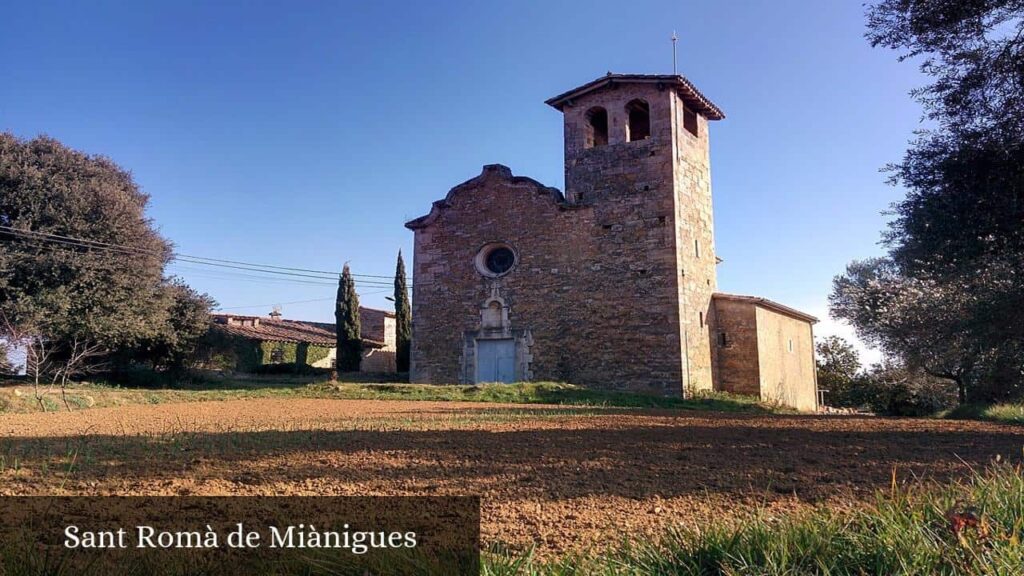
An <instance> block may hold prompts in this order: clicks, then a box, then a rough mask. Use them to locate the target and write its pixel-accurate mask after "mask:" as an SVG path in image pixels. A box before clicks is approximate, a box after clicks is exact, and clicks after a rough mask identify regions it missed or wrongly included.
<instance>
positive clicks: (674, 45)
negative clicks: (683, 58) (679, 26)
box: [672, 30, 679, 76]
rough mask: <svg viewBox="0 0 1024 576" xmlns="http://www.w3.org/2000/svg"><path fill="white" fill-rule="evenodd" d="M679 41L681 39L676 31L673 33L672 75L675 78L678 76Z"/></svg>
mask: <svg viewBox="0 0 1024 576" xmlns="http://www.w3.org/2000/svg"><path fill="white" fill-rule="evenodd" d="M677 40H679V37H678V36H676V31H675V30H673V31H672V75H673V76H675V75H677V74H678V72H676V41H677Z"/></svg>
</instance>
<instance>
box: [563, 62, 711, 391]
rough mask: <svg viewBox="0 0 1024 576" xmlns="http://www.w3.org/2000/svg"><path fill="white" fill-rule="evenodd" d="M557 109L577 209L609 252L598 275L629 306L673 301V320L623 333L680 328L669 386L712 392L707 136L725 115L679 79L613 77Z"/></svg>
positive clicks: (569, 192)
mask: <svg viewBox="0 0 1024 576" xmlns="http://www.w3.org/2000/svg"><path fill="white" fill-rule="evenodd" d="M547 104H549V105H550V106H552V107H554V108H556V109H558V110H559V111H561V112H562V114H563V118H564V133H565V195H566V201H567V203H568V204H569V205H570V206H573V207H576V208H577V209H582V210H589V211H592V219H593V224H594V226H593V229H592V231H591V233H592V235H593V236H594V237H595V239H596V244H597V245H598V246H600V249H599V250H598V251H597V253H595V254H592V255H590V256H589V257H590V259H591V260H593V262H592V263H591V265H592V267H604V269H606V270H607V271H608V272H607V274H609V275H613V277H614V278H617V279H618V280H617V281H618V282H619V283H620V284H621V285H622V291H623V294H622V296H623V298H624V304H623V305H624V306H635V307H644V306H647V309H649V310H651V309H656V310H659V311H660V310H661V308H660V307H661V306H662V305H663V302H664V301H669V302H671V309H670V310H669V309H665V310H664V314H661V313H660V312H659V314H658V315H656V316H653V317H652V316H647V317H642V316H639V315H638V316H637V317H636V318H635V321H634V322H632V323H631V324H629V323H627V325H624V326H623V329H629V330H647V329H648V328H647V327H648V326H650V325H652V324H655V323H658V322H664V323H666V324H668V325H670V326H671V331H672V332H673V337H672V338H671V339H672V340H673V344H672V347H673V348H672V349H674V350H677V351H678V353H677V354H674V355H673V356H674V357H675V358H674V360H673V362H675V366H674V367H664V369H662V373H664V374H669V373H672V374H674V376H672V377H671V378H666V379H669V380H672V381H674V382H678V384H674V385H673V384H666V386H672V387H675V386H678V385H680V384H681V386H682V393H683V394H684V395H685V394H689V393H693V392H696V391H701V390H711V389H713V378H714V375H713V373H712V367H713V366H714V362H713V358H712V355H713V354H714V347H713V346H712V345H711V343H712V340H713V338H712V334H713V333H714V332H713V330H712V327H713V326H714V321H715V320H714V310H713V307H712V305H711V297H712V294H713V293H714V292H715V290H716V288H717V281H716V274H715V266H716V264H717V257H716V255H715V243H714V220H713V211H712V201H711V167H710V154H709V140H708V132H709V130H708V127H709V123H710V122H711V121H716V120H721V119H723V118H725V115H724V114H723V113H722V111H721V110H720V109H719V108H718V107H717V106H715V105H714V104H713V103H712V102H711V101H710V100H708V99H707V98H705V97H704V95H703V94H701V93H700V92H699V91H698V90H697V89H696V87H694V86H693V84H692V83H691V82H690V81H689V80H687V79H686V78H684V77H683V76H678V75H645V74H612V73H609V74H608V75H606V76H604V77H601V78H598V79H597V80H594V81H592V82H589V83H587V84H584V85H582V86H580V87H578V88H575V89H573V90H570V91H568V92H565V93H564V94H561V95H559V96H556V97H554V98H551V99H549V100H547ZM651 329H652V330H653V328H651ZM660 336H664V337H668V335H662V334H659V337H660ZM663 355H664V354H658V355H657V356H656V357H654V355H652V359H651V361H652V362H655V363H657V362H658V361H660V359H661V356H663ZM670 368H671V369H670ZM664 392H666V393H669V394H671V393H673V392H674V393H675V394H678V393H679V392H678V391H675V390H669V389H666V390H664Z"/></svg>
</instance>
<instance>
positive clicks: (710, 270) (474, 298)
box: [406, 73, 817, 410]
mask: <svg viewBox="0 0 1024 576" xmlns="http://www.w3.org/2000/svg"><path fill="white" fill-rule="evenodd" d="M547 104H548V105H550V106H552V107H553V108H555V109H556V110H558V111H560V112H561V113H562V116H563V122H564V127H565V193H564V194H563V193H562V192H561V191H559V190H558V189H556V188H551V187H548V186H545V185H543V184H541V183H540V182H537V181H536V180H533V179H531V178H527V177H524V176H515V175H513V174H512V172H511V170H509V168H507V167H505V166H502V165H497V164H495V165H490V166H485V167H484V168H483V172H482V173H481V174H480V175H479V176H477V177H476V178H473V179H471V180H469V181H467V182H464V183H462V184H459V185H458V186H456V187H454V188H452V189H451V190H450V191H449V192H448V195H447V196H446V197H445V198H444V199H443V200H439V201H437V202H434V204H433V206H432V207H431V210H430V213H429V214H427V215H426V216H423V217H420V218H417V219H415V220H413V221H411V222H409V223H407V224H406V226H407V227H408V228H410V229H411V230H413V231H414V233H415V255H414V263H413V302H412V313H413V342H412V368H411V372H412V373H411V380H412V381H413V382H425V383H456V382H458V383H474V382H514V381H530V380H534V381H564V382H572V383H575V384H580V385H585V386H591V387H595V388H602V389H614V390H628V391H635V392H646V393H654V394H659V395H666V396H687V395H691V394H695V393H699V392H701V391H707V390H722V391H729V392H735V393H742V394H753V395H757V396H760V397H761V398H762V399H764V400H769V401H776V402H780V403H782V404H786V405H789V406H793V407H796V408H799V409H802V410H813V409H815V408H816V407H817V390H816V388H817V386H816V378H815V365H814V342H813V338H812V325H813V324H814V323H815V322H816V319H815V318H814V317H812V316H809V315H807V314H804V313H802V312H799V311H797V310H794V309H792V308H789V307H786V306H783V305H781V304H778V303H775V302H772V301H770V300H766V299H764V298H756V297H751V296H737V295H731V294H723V293H719V292H718V291H717V285H716V267H717V266H718V264H719V263H720V262H721V260H720V259H719V258H718V257H717V256H716V254H715V237H714V222H713V218H712V202H711V168H710V157H709V139H708V135H709V128H710V124H711V122H713V121H717V120H722V119H723V118H724V117H725V115H724V114H723V113H722V110H720V109H719V108H718V107H717V106H715V104H714V103H712V102H711V101H710V100H709V99H708V98H706V97H705V96H704V95H703V94H701V93H700V91H698V90H697V89H696V87H694V85H693V84H692V83H691V82H690V81H689V80H687V79H686V78H684V77H682V76H677V75H641V74H611V73H609V74H608V75H607V76H604V77H601V78H598V79H597V80H594V81H593V82H589V83H587V84H584V85H582V86H580V87H578V88H574V89H572V90H570V91H568V92H565V93H564V94H560V95H558V96H555V97H554V98H551V99H550V100H548V101H547Z"/></svg>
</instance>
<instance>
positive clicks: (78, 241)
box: [0, 226, 394, 286]
mask: <svg viewBox="0 0 1024 576" xmlns="http://www.w3.org/2000/svg"><path fill="white" fill-rule="evenodd" d="M0 232H3V233H6V234H9V235H12V236H15V237H22V238H28V239H31V240H41V241H49V242H55V243H59V244H63V245H69V246H76V247H81V248H90V249H96V250H107V251H114V252H121V253H127V254H148V255H152V256H160V257H163V256H165V255H164V254H162V253H160V252H159V251H154V250H147V249H144V248H138V247H132V246H124V245H119V244H112V243H109V242H100V241H98V240H89V239H85V238H78V237H74V236H64V235H60V234H50V233H46V232H35V231H29V230H19V229H17V228H14V227H11V226H0ZM169 255H170V257H171V258H172V259H173V260H177V261H180V262H188V263H191V264H200V265H203V266H213V267H219V268H231V269H236V270H247V271H252V272H261V273H264V274H277V275H282V276H292V277H302V278H313V279H317V280H329V279H335V278H337V277H338V276H339V273H337V272H331V271H327V270H312V269H306V268H291V267H287V266H275V265H270V264H255V263H250V262H242V261H238V260H225V259H220V258H207V257H203V256H191V255H188V254H179V253H175V252H171V253H170V254H169ZM302 272H309V273H312V274H304V273H302ZM314 274H315V275H314ZM325 276H326V277H325ZM352 276H353V277H354V278H371V279H387V280H394V277H393V276H379V275H372V274H352ZM357 281H359V282H362V283H365V284H368V285H369V284H374V285H378V286H388V285H390V284H389V283H386V282H384V281H383V280H357Z"/></svg>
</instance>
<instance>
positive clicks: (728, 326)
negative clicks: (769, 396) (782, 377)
mask: <svg viewBox="0 0 1024 576" xmlns="http://www.w3.org/2000/svg"><path fill="white" fill-rule="evenodd" d="M714 307H715V312H716V315H715V316H716V319H717V325H716V327H715V339H714V342H713V344H712V345H713V346H715V348H716V349H717V352H716V360H717V362H716V364H717V366H716V368H717V370H716V372H717V383H718V386H717V389H718V390H722V391H724V392H731V393H733V394H747V395H750V396H758V397H760V395H761V374H760V368H759V364H758V361H759V360H758V353H757V342H758V332H757V309H756V307H755V306H754V305H753V304H749V303H744V302H736V301H731V300H715V302H714Z"/></svg>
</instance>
